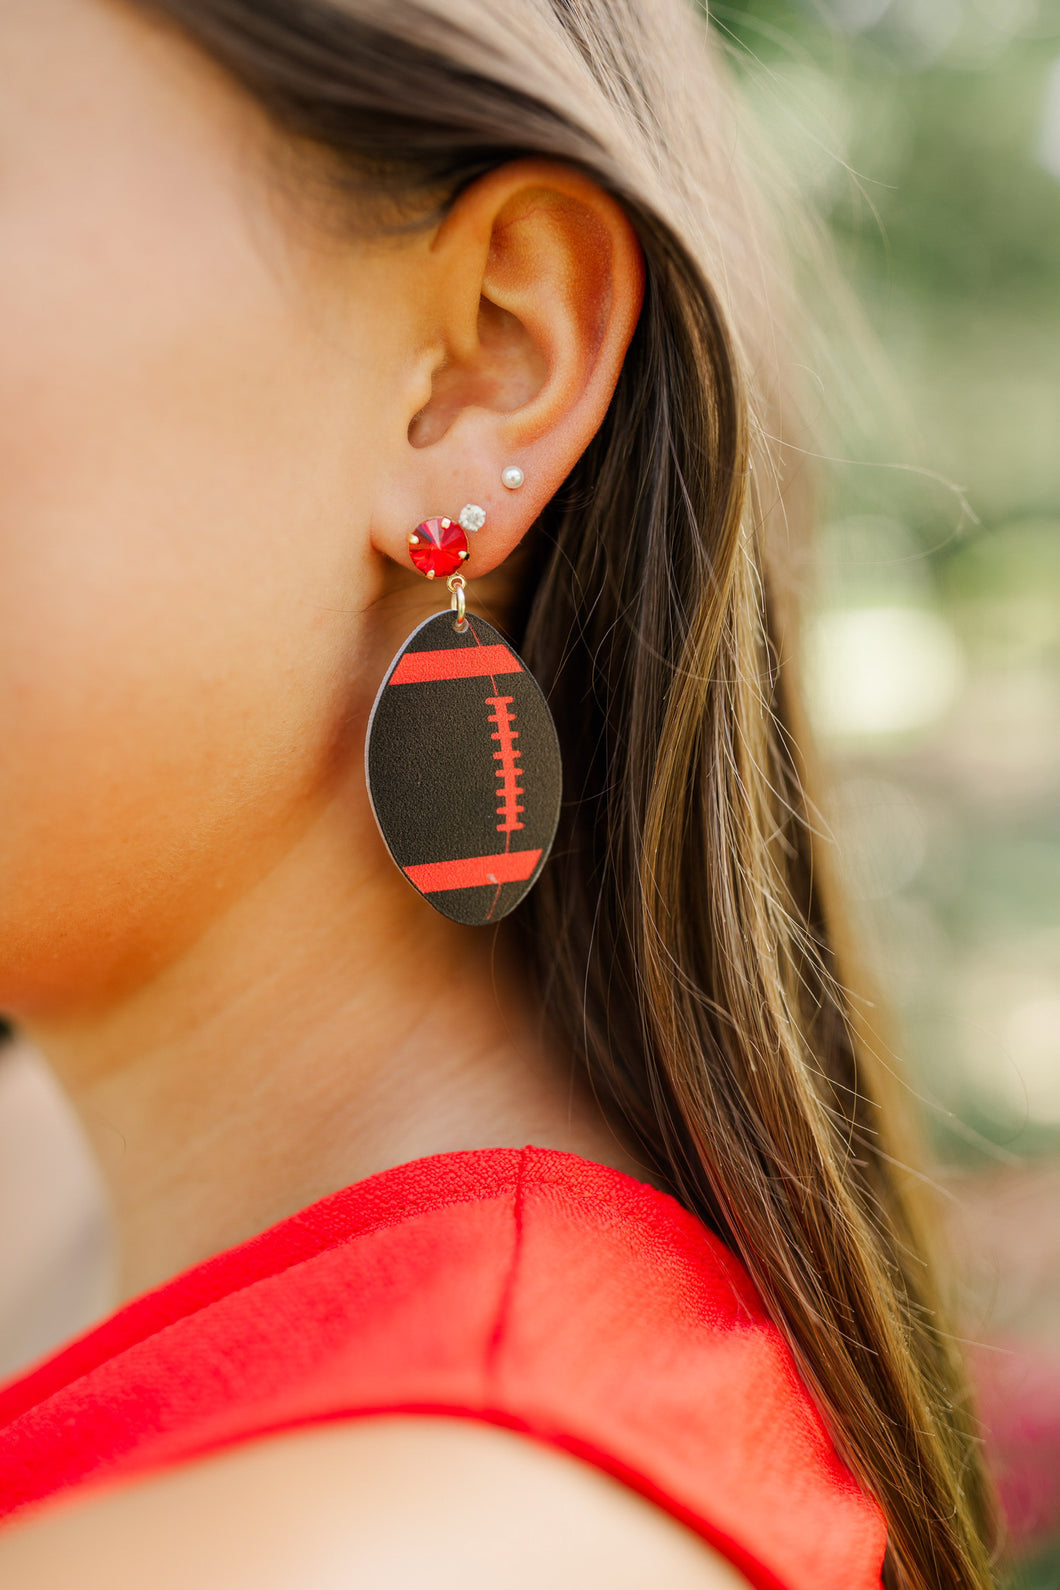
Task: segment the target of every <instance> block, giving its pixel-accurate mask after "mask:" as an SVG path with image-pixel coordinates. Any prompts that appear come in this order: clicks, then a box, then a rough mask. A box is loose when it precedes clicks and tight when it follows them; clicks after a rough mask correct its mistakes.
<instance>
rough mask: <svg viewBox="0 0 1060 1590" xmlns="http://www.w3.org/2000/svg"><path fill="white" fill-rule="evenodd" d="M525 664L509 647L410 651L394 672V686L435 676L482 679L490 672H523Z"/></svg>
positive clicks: (441, 677) (418, 683) (425, 680)
mask: <svg viewBox="0 0 1060 1590" xmlns="http://www.w3.org/2000/svg"><path fill="white" fill-rule="evenodd" d="M522 671H523V665H522V663H521V662H520V661H519V659H518V657H517V656H516V655H515V653H514V652H513V651H509V650H508V648H507V646H475V647H474V648H471V647H468V648H467V649H466V650H463V651H448V650H447V651H407V652H406V653H405V654H404V656H403V657H402V658H401V660H400V662H399V663H398V665H397V667H396V668H395V669H394V672H393V673H392V674H391V675H390V683H391V684H392V685H425V684H429V683H431V681H433V680H435V679H479V678H484V677H486V676H488V675H490V674H521V673H522Z"/></svg>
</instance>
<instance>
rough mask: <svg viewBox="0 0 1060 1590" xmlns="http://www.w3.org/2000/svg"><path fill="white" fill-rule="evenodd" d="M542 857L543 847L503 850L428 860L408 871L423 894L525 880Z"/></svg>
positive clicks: (411, 880) (406, 872) (407, 873)
mask: <svg viewBox="0 0 1060 1590" xmlns="http://www.w3.org/2000/svg"><path fill="white" fill-rule="evenodd" d="M519 826H520V827H521V826H522V825H521V824H520V825H519ZM540 859H541V852H540V850H502V851H501V852H500V853H499V854H498V855H496V856H461V857H460V858H459V859H458V860H456V861H425V862H421V864H420V865H419V866H417V867H406V868H405V869H404V870H405V876H406V877H407V878H408V880H409V882H410V883H414V884H415V885H416V887H417V889H418V890H419V891H420V893H421V894H437V893H438V892H439V891H440V890H442V889H481V888H482V887H483V886H484V885H486V884H490V883H525V881H526V879H527V878H529V876H530V874H531V873H532V872H533V870H534V868H535V867H536V866H537V864H538V862H539V861H540Z"/></svg>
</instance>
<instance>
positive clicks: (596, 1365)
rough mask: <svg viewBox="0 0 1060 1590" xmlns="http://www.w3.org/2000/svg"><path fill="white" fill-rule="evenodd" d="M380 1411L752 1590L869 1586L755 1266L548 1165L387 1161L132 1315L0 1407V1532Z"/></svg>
mask: <svg viewBox="0 0 1060 1590" xmlns="http://www.w3.org/2000/svg"><path fill="white" fill-rule="evenodd" d="M388 1414H402V1415H405V1416H423V1415H433V1416H437V1417H441V1418H444V1419H445V1420H447V1421H450V1422H452V1421H454V1420H455V1421H459V1420H463V1421H466V1422H469V1423H471V1424H474V1425H477V1426H480V1427H484V1426H494V1427H498V1428H500V1429H502V1430H503V1429H507V1430H509V1431H516V1432H519V1433H521V1434H522V1435H524V1436H529V1437H531V1438H533V1441H532V1442H531V1443H524V1445H525V1446H527V1447H529V1449H530V1450H534V1447H533V1442H536V1443H538V1444H540V1445H542V1446H544V1447H547V1448H550V1449H552V1452H551V1454H550V1456H551V1461H553V1462H560V1463H561V1464H562V1463H563V1462H565V1461H566V1462H569V1458H570V1457H573V1458H576V1459H581V1460H582V1464H583V1466H584V1467H585V1468H586V1469H592V1470H596V1471H599V1474H600V1482H601V1483H603V1476H610V1477H611V1480H612V1481H614V1480H617V1481H619V1482H621V1484H622V1486H623V1487H624V1489H625V1490H626V1491H628V1492H629V1493H633V1494H635V1493H639V1495H640V1496H641V1497H642V1498H644V1499H645V1500H646V1503H648V1504H650V1503H654V1504H656V1507H657V1509H658V1510H660V1511H661V1512H664V1513H669V1514H670V1515H671V1517H672V1518H673V1519H675V1520H677V1521H678V1522H679V1524H680V1525H683V1526H685V1527H686V1528H687V1529H689V1530H690V1531H693V1532H695V1533H696V1534H698V1535H699V1536H700V1537H701V1539H702V1540H703V1541H704V1542H706V1543H708V1544H710V1545H714V1546H717V1547H718V1548H719V1549H720V1550H722V1551H723V1553H724V1555H725V1556H726V1557H727V1558H728V1559H729V1560H731V1561H732V1562H734V1563H736V1564H737V1565H739V1566H740V1567H741V1570H746V1571H747V1574H748V1577H749V1578H750V1579H751V1581H752V1582H753V1583H756V1584H757V1583H760V1582H761V1583H768V1584H769V1585H771V1586H773V1585H778V1584H780V1585H784V1586H785V1590H872V1587H874V1586H875V1587H878V1584H879V1569H880V1562H881V1560H882V1556H883V1550H884V1544H885V1532H884V1526H883V1520H882V1516H881V1514H880V1512H879V1509H878V1508H877V1507H876V1505H875V1503H873V1502H872V1501H871V1500H870V1499H869V1498H868V1497H867V1496H866V1495H865V1494H864V1493H863V1491H862V1490H861V1489H860V1488H859V1487H858V1485H857V1484H856V1482H855V1481H854V1479H853V1478H852V1476H851V1475H850V1473H849V1472H848V1471H847V1470H846V1469H845V1468H844V1466H843V1465H842V1463H841V1462H840V1461H839V1458H838V1456H837V1454H836V1452H835V1449H834V1447H833V1444H832V1442H831V1439H830V1437H829V1434H828V1432H827V1431H826V1429H825V1427H824V1424H823V1422H822V1420H821V1418H820V1417H819V1415H818V1413H817V1411H816V1409H815V1407H814V1405H813V1402H812V1399H811V1398H810V1396H809V1395H808V1393H807V1391H806V1388H805V1386H804V1385H803V1383H802V1382H801V1380H800V1378H799V1375H798V1373H797V1370H796V1367H795V1364H794V1362H793V1360H792V1357H791V1354H790V1352H789V1351H788V1349H787V1347H786V1345H785V1343H784V1341H783V1340H782V1338H781V1336H780V1334H779V1332H778V1331H777V1329H776V1327H775V1326H774V1325H773V1323H772V1322H771V1321H770V1319H769V1318H768V1317H767V1315H766V1313H765V1311H764V1309H763V1307H762V1305H761V1302H760V1300H759V1298H758V1296H757V1294H756V1292H755V1290H754V1287H753V1286H752V1285H751V1282H750V1279H749V1277H748V1275H747V1273H746V1271H745V1270H744V1268H743V1267H742V1265H741V1264H740V1263H739V1262H738V1260H737V1259H736V1258H735V1257H734V1255H733V1254H731V1253H730V1252H729V1251H728V1249H727V1248H726V1247H725V1246H724V1245H723V1244H722V1243H721V1242H720V1241H719V1240H718V1239H717V1238H716V1237H715V1236H713V1235H712V1234H711V1233H710V1232H709V1231H708V1230H707V1229H706V1228H705V1227H704V1226H703V1225H702V1224H701V1222H700V1221H698V1220H697V1219H696V1218H695V1217H694V1216H693V1215H692V1214H690V1213H689V1212H688V1211H687V1210H685V1209H684V1208H682V1207H681V1206H680V1205H679V1204H678V1203H677V1202H676V1201H675V1200H674V1199H672V1198H670V1197H668V1196H667V1195H666V1194H665V1193H663V1192H660V1191H659V1190H658V1189H656V1188H655V1187H652V1186H650V1185H648V1184H646V1183H642V1182H640V1181H638V1180H636V1179H635V1178H633V1177H631V1176H629V1175H626V1174H624V1173H623V1172H621V1171H618V1170H614V1169H611V1168H609V1167H606V1166H603V1165H598V1164H594V1163H592V1162H589V1161H586V1160H583V1159H581V1158H579V1157H578V1156H576V1155H572V1154H565V1153H560V1152H556V1151H553V1150H546V1149H538V1148H524V1149H521V1150H519V1149H492V1150H477V1151H470V1152H467V1153H458V1154H448V1155H440V1156H437V1157H435V1158H431V1159H425V1160H420V1161H416V1162H413V1163H411V1164H409V1165H405V1166H399V1167H396V1168H395V1169H393V1170H391V1171H386V1172H384V1173H383V1174H382V1175H380V1176H376V1177H372V1178H370V1179H369V1180H367V1181H364V1182H361V1183H358V1184H356V1185H355V1186H354V1187H351V1188H348V1189H345V1190H344V1191H342V1192H340V1193H337V1194H334V1195H333V1196H332V1197H330V1198H327V1199H325V1200H323V1201H322V1202H320V1203H318V1204H316V1205H313V1206H311V1207H310V1208H309V1209H307V1210H304V1211H302V1212H301V1213H300V1214H299V1215H297V1216H295V1217H293V1218H292V1219H291V1220H288V1221H285V1222H283V1223H281V1225H279V1226H277V1227H274V1228H272V1229H271V1230H270V1231H269V1232H266V1233H263V1234H262V1235H261V1236H260V1237H258V1238H254V1239H252V1241H251V1242H249V1243H246V1244H244V1245H243V1246H242V1247H241V1248H238V1249H233V1250H230V1251H229V1252H228V1253H225V1254H221V1255H219V1256H218V1257H217V1258H216V1259H214V1260H211V1261H209V1262H208V1263H207V1264H206V1265H204V1266H201V1267H199V1268H198V1269H197V1270H195V1271H192V1272H189V1273H188V1274H187V1275H185V1276H183V1277H179V1278H178V1279H177V1280H176V1281H175V1282H173V1283H171V1284H170V1285H169V1286H167V1287H164V1288H161V1289H160V1290H159V1291H158V1292H157V1293H154V1294H151V1295H149V1296H148V1297H146V1298H144V1299H141V1300H139V1301H138V1302H136V1303H134V1304H133V1305H131V1306H130V1307H129V1308H127V1309H125V1310H123V1311H121V1312H120V1313H119V1314H118V1315H116V1316H114V1317H113V1318H112V1319H111V1320H110V1321H108V1322H106V1324H105V1325H104V1326H103V1327H101V1329H100V1330H99V1331H97V1332H95V1333H91V1334H90V1335H89V1336H88V1337H87V1338H85V1339H84V1340H83V1341H82V1342H80V1343H76V1344H74V1345H73V1346H72V1347H71V1348H70V1349H69V1350H68V1352H67V1353H65V1354H61V1355H59V1356H58V1357H57V1358H56V1359H55V1360H52V1361H51V1362H50V1363H49V1364H46V1365H44V1366H42V1367H41V1369H40V1370H38V1371H37V1372H36V1374H35V1375H32V1376H29V1377H27V1378H26V1379H25V1380H24V1381H23V1382H22V1383H21V1384H20V1385H16V1386H15V1387H12V1388H9V1389H8V1391H7V1392H6V1393H5V1394H3V1395H0V1512H2V1511H3V1509H4V1505H5V1502H6V1505H7V1507H8V1508H9V1509H10V1511H11V1512H12V1513H16V1512H17V1511H18V1510H19V1509H20V1508H24V1507H29V1506H32V1505H34V1504H35V1503H36V1502H39V1501H43V1500H46V1499H51V1498H55V1497H58V1496H60V1495H62V1494H63V1493H65V1492H69V1491H71V1490H73V1489H75V1488H78V1487H81V1486H83V1485H84V1484H86V1483H91V1482H97V1481H102V1482H107V1481H109V1480H111V1479H114V1478H119V1477H123V1478H125V1477H127V1478H134V1477H135V1476H137V1475H143V1474H144V1473H145V1472H147V1471H158V1470H161V1469H164V1468H173V1467H174V1466H176V1465H187V1464H189V1462H190V1460H193V1459H195V1460H197V1459H199V1458H201V1457H202V1456H203V1455H204V1454H208V1453H216V1452H219V1451H220V1450H221V1449H230V1450H231V1449H235V1448H238V1447H241V1446H244V1445H246V1444H247V1443H255V1444H257V1443H259V1442H260V1440H261V1438H263V1437H267V1436H274V1435H275V1434H276V1432H279V1431H294V1430H301V1429H305V1427H307V1426H311V1425H317V1424H320V1423H322V1422H324V1421H339V1420H341V1421H345V1422H347V1423H351V1422H357V1423H359V1422H361V1421H376V1420H377V1419H378V1418H379V1417H380V1416H382V1415H388ZM447 1428H448V1426H447ZM336 1439H338V1437H336ZM347 1439H349V1441H350V1442H351V1443H352V1444H353V1445H356V1446H357V1450H358V1451H360V1450H361V1447H360V1445H359V1443H360V1442H361V1441H366V1442H371V1441H372V1440H375V1439H378V1437H376V1436H373V1435H372V1434H371V1433H365V1434H364V1435H361V1434H359V1433H358V1432H355V1431H353V1430H352V1429H351V1430H350V1433H349V1435H348V1437H347ZM390 1439H401V1440H405V1441H408V1440H412V1439H413V1437H412V1435H411V1434H410V1433H409V1429H408V1427H406V1428H405V1429H404V1433H403V1434H401V1435H400V1437H398V1436H395V1437H391V1438H390ZM445 1439H447V1440H450V1441H453V1442H459V1441H462V1440H465V1439H467V1440H472V1441H473V1442H474V1444H475V1445H476V1446H481V1445H482V1443H484V1442H488V1441H490V1440H491V1439H496V1438H495V1437H491V1435H490V1432H489V1431H488V1430H485V1429H483V1428H479V1429H478V1430H477V1432H476V1434H475V1435H474V1437H472V1436H470V1435H469V1436H466V1437H465V1436H464V1435H460V1434H457V1433H453V1432H452V1430H451V1429H450V1430H449V1433H448V1434H447V1435H446V1437H445ZM292 1450H293V1449H292ZM519 1451H520V1454H521V1456H520V1457H519V1458H512V1459H511V1461H513V1462H516V1461H526V1462H529V1461H531V1460H530V1458H529V1457H528V1456H527V1455H526V1452H525V1451H524V1450H523V1446H520V1447H519ZM564 1454H567V1455H569V1456H568V1457H566V1458H565V1457H564ZM230 1461H231V1462H232V1464H233V1465H234V1467H233V1468H232V1469H231V1470H230V1471H228V1472H231V1473H232V1474H238V1473H239V1472H240V1469H239V1464H240V1462H241V1459H240V1458H238V1457H237V1456H236V1455H235V1452H234V1451H232V1455H231V1459H230ZM245 1461H246V1462H248V1463H253V1462H256V1461H258V1460H257V1459H255V1458H253V1457H252V1456H251V1454H250V1452H249V1451H248V1452H247V1454H246V1459H245ZM262 1461H264V1459H262ZM539 1461H544V1460H543V1459H540V1458H539ZM188 1472H189V1479H188V1483H189V1484H191V1483H193V1482H192V1479H191V1477H190V1476H191V1472H192V1471H191V1469H190V1468H189V1471H188ZM562 1472H568V1471H567V1470H562ZM579 1472H580V1471H579ZM174 1483H176V1478H175V1477H174Z"/></svg>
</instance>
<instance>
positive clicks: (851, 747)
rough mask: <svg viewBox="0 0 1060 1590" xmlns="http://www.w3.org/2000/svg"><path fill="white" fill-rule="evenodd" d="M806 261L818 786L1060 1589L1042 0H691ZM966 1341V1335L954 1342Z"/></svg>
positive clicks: (1050, 149)
mask: <svg viewBox="0 0 1060 1590" xmlns="http://www.w3.org/2000/svg"><path fill="white" fill-rule="evenodd" d="M710 14H711V17H712V20H713V22H714V25H715V28H716V30H717V31H719V32H720V34H721V35H722V36H723V37H724V38H726V39H727V40H728V42H729V45H730V46H731V50H732V54H733V58H734V61H735V62H736V65H737V70H738V73H739V75H740V76H741V78H742V79H743V81H744V84H745V87H746V90H747V93H748V96H749V98H750V101H751V107H752V110H753V112H754V119H755V121H756V122H757V123H759V124H761V125H762V126H763V127H764V129H765V131H766V135H767V143H769V144H772V145H773V146H774V148H775V149H776V151H777V154H778V157H779V160H780V161H781V163H782V164H783V166H784V167H785V168H786V170H787V171H788V172H789V173H790V176H791V180H792V181H793V184H794V186H795V189H796V193H795V197H796V200H797V203H798V205H799V206H801V207H803V208H805V206H806V205H807V204H809V206H810V207H811V208H812V209H814V210H816V212H817V213H818V214H819V215H820V216H821V217H822V219H823V222H824V226H825V230H826V233H827V235H828V238H829V239H830V242H831V247H832V249H833V251H834V253H835V255H836V256H837V259H838V267H839V272H840V275H841V276H842V277H843V279H844V280H845V281H846V282H848V283H849V284H850V286H851V288H852V290H853V293H854V296H855V298H856V299H857V300H858V301H859V302H860V305H861V307H862V313H863V315H864V317H865V319H866V320H867V322H868V325H869V331H870V334H869V335H868V336H867V337H864V336H859V335H858V334H857V330H856V326H852V322H851V319H850V317H849V316H848V315H847V314H846V312H845V310H844V309H843V307H842V304H841V302H840V301H839V300H837V298H836V295H835V294H834V292H833V290H832V288H831V287H830V286H826V287H825V290H824V291H821V290H820V289H819V287H816V286H815V282H820V281H821V280H822V279H824V280H825V281H827V278H826V277H825V278H821V277H820V276H816V277H815V276H814V273H813V272H812V271H810V272H809V273H807V276H808V280H807V286H808V290H809V295H810V307H811V310H812V311H813V315H814V318H815V320H816V322H817V325H818V327H819V332H820V335H821V336H822V338H823V346H822V348H821V349H820V350H819V352H818V355H817V356H815V357H813V358H812V359H811V365H812V370H813V380H814V381H815V382H816V383H817V385H816V387H815V388H814V387H811V390H816V391H817V392H818V393H819V395H820V414H819V432H820V435H821V447H822V451H823V452H825V453H826V454H829V455H835V457H836V458H837V459H842V460H844V462H842V463H836V464H834V465H832V466H830V467H829V469H828V484H827V490H826V496H825V502H824V508H825V512H824V515H823V521H824V522H823V525H822V530H821V545H820V552H821V573H820V577H819V580H818V584H817V588H816V591H815V593H814V599H813V602H812V606H811V613H810V619H809V623H808V625H807V636H806V648H807V654H806V658H805V666H806V670H807V678H808V684H809V688H810V695H811V707H812V711H813V716H814V718H815V720H816V723H817V727H818V730H819V733H820V735H821V738H822V740H823V742H824V745H825V747H826V749H827V750H828V752H829V753H830V757H831V761H832V763H833V766H834V767H835V769H836V779H837V782H836V790H835V795H834V801H833V808H832V810H831V811H830V813H829V816H830V821H831V825H832V828H833V831H834V834H835V837H836V841H837V843H838V844H839V846H840V849H841V851H842V853H843V855H844V859H845V862H846V867H847V873H848V877H849V878H850V879H851V881H852V885H853V890H854V894H855V897H856V909H857V912H858V915H859V917H860V925H861V930H862V934H863V937H864V939H865V941H866V944H867V947H868V951H869V959H870V961H871V962H872V963H873V965H874V969H875V971H876V973H877V976H878V978H879V980H880V982H881V985H882V987H883V988H884V989H885V991H886V994H887V997H888V998H890V999H891V1000H892V1002H893V1004H894V1006H895V1009H896V1016H897V1031H898V1035H899V1042H900V1047H901V1049H902V1052H903V1057H904V1058H905V1060H906V1062H907V1065H908V1068H909V1071H910V1074H911V1077H912V1080H913V1085H914V1087H915V1089H916V1091H917V1092H918V1093H919V1094H921V1095H922V1097H923V1100H924V1111H923V1113H924V1117H925V1120H926V1122H927V1125H928V1128H929V1131H930V1134H931V1137H932V1140H933V1144H934V1147H935V1150H936V1153H937V1155H938V1159H939V1164H940V1167H941V1169H940V1176H941V1179H942V1180H943V1182H944V1183H945V1184H946V1186H947V1188H948V1189H949V1190H950V1191H951V1193H952V1192H953V1190H954V1189H956V1194H955V1197H954V1208H955V1214H954V1231H955V1238H956V1241H957V1243H958V1245H959V1251H960V1252H961V1255H962V1259H963V1261H964V1263H965V1266H966V1269H967V1278H968V1295H969V1298H970V1300H971V1301H970V1302H969V1309H970V1313H971V1315H972V1316H973V1317H972V1319H971V1323H970V1326H969V1328H970V1329H971V1330H972V1331H973V1332H974V1333H977V1334H978V1335H979V1336H981V1337H982V1339H984V1340H985V1341H987V1343H988V1345H987V1346H986V1347H985V1348H983V1350H982V1351H981V1353H980V1355H979V1358H980V1359H981V1362H982V1378H983V1406H984V1412H985V1415H986V1418H987V1420H988V1423H990V1425H991V1432H992V1433H991V1441H992V1444H993V1448H994V1451H995V1457H996V1461H997V1465H998V1470H999V1473H1000V1475H1001V1480H1002V1486H1003V1491H1004V1495H1005V1500H1006V1504H1007V1510H1008V1513H1009V1518H1010V1527H1011V1532H1012V1541H1011V1547H1010V1560H1011V1562H1012V1563H1013V1564H1018V1567H1017V1568H1016V1569H1014V1570H1013V1573H1014V1577H1013V1578H1012V1583H1014V1584H1015V1583H1018V1584H1020V1585H1023V1586H1027V1587H1028V1590H1029V1587H1031V1586H1033V1587H1035V1590H1037V1587H1042V1590H1044V1587H1045V1586H1050V1587H1055V1586H1060V1239H1058V1236H1057V1229H1058V1227H1060V1173H1058V1167H1060V4H1058V3H1055V0H1053V3H1049V0H750V3H748V0H744V3H742V4H736V5H731V6H730V5H725V4H717V5H712V6H711V8H710ZM977 1361H979V1360H977Z"/></svg>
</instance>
